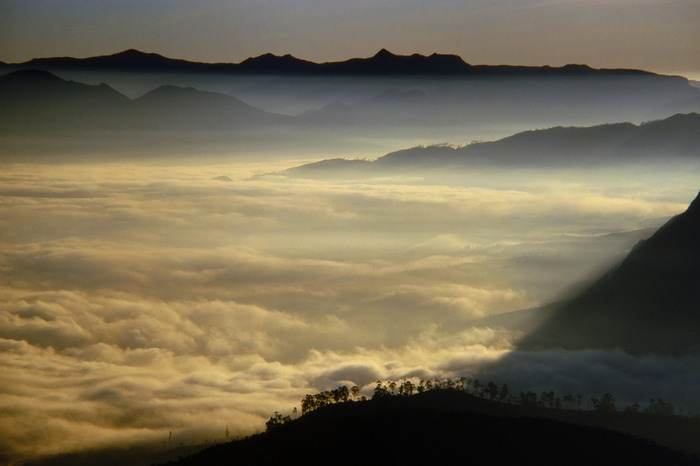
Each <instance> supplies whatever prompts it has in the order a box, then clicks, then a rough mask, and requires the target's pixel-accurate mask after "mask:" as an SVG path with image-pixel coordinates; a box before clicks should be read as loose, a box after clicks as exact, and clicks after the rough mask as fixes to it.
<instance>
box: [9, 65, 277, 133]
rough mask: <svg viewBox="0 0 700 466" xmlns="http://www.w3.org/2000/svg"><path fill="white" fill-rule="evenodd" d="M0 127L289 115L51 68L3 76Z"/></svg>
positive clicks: (273, 120) (212, 124) (117, 125)
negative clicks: (129, 90)
mask: <svg viewBox="0 0 700 466" xmlns="http://www.w3.org/2000/svg"><path fill="white" fill-rule="evenodd" d="M0 106H1V107H2V108H3V112H1V113H0V133H2V132H3V130H4V131H9V132H11V133H26V132H30V133H35V132H45V131H84V130H130V131H136V130H138V131H148V130H170V131H173V130H188V131H191V130H197V131H202V130H221V129H228V130H230V129H232V128H237V127H241V126H243V127H246V126H247V127H250V126H252V125H256V126H259V125H271V124H280V123H285V122H288V121H290V118H289V117H285V116H282V115H276V114H272V113H268V112H265V111H263V110H260V109H258V108H255V107H252V106H250V105H248V104H246V103H244V102H241V101H240V100H238V99H236V98H234V97H230V96H227V95H224V94H219V93H214V92H206V91H198V90H196V89H194V88H191V87H187V88H182V87H177V86H170V85H164V86H160V87H158V88H156V89H154V90H152V91H150V92H148V93H146V94H144V95H143V96H141V97H139V98H137V99H134V100H130V99H129V98H127V97H126V96H124V95H123V94H121V93H119V92H117V91H116V90H114V89H113V88H111V87H110V86H108V85H106V84H100V85H98V86H93V85H88V84H83V83H78V82H74V81H67V80H64V79H61V78H59V77H57V76H55V75H53V74H51V73H49V72H48V71H42V70H20V71H14V72H11V73H8V74H6V75H4V76H0Z"/></svg>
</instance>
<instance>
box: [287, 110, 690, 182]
mask: <svg viewBox="0 0 700 466" xmlns="http://www.w3.org/2000/svg"><path fill="white" fill-rule="evenodd" d="M699 146H700V114H698V113H690V114H676V115H672V116H670V117H668V118H665V119H662V120H655V121H651V122H647V123H643V124H640V125H634V124H632V123H629V122H628V123H608V124H603V125H595V126H585V127H577V126H571V127H563V126H557V127H553V128H546V129H538V130H528V131H522V132H519V133H516V134H514V135H511V136H507V137H505V138H502V139H498V140H496V141H488V142H476V143H472V144H469V145H467V146H453V145H448V144H440V145H431V146H418V147H413V148H409V149H402V150H399V151H395V152H390V153H388V154H385V155H383V156H381V157H379V158H378V159H376V160H374V161H368V160H352V159H342V158H333V159H326V160H321V161H317V162H312V163H308V164H305V165H300V166H297V167H292V168H290V169H288V170H287V171H286V173H289V174H292V175H295V174H296V175H303V174H322V173H324V172H325V173H327V174H331V173H332V172H336V173H337V174H338V175H340V174H342V171H343V170H352V171H353V172H354V173H355V174H362V173H366V174H368V175H371V174H372V173H373V171H374V170H379V169H386V170H394V171H396V170H402V169H421V170H426V169H429V170H441V169H452V168H470V167H475V166H488V165H507V166H509V167H517V166H533V165H537V164H540V165H546V166H548V167H553V166H562V165H572V164H574V165H589V164H591V163H610V162H614V161H619V162H629V161H634V160H636V159H639V158H643V157H647V156H650V155H651V156H667V157H670V156H684V157H697V151H696V148H697V147H699ZM552 151H554V152H555V153H554V154H552ZM547 152H550V154H549V155H543V154H547ZM613 156H614V158H613Z"/></svg>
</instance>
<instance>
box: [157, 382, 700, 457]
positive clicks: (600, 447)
mask: <svg viewBox="0 0 700 466" xmlns="http://www.w3.org/2000/svg"><path fill="white" fill-rule="evenodd" d="M465 406H472V407H474V408H476V409H473V410H469V409H468V408H466V407H465ZM510 408H512V407H510ZM510 408H509V407H508V406H506V405H501V404H500V403H495V402H488V401H485V400H476V399H475V398H474V397H471V396H470V395H467V394H465V393H462V392H456V391H443V390H440V391H437V392H427V393H424V394H420V395H415V396H410V397H387V398H382V399H380V400H372V401H368V402H354V403H353V402H347V403H341V404H338V405H331V406H327V407H325V408H320V409H318V410H316V411H314V412H311V413H308V414H306V415H304V416H302V417H301V418H299V419H297V420H295V421H292V422H288V423H286V424H282V425H280V426H278V427H275V428H273V429H272V430H270V431H269V432H266V433H264V434H258V435H255V436H252V437H249V438H247V439H244V440H242V441H236V442H231V443H228V444H224V445H219V446H216V447H213V448H210V449H208V450H205V451H202V452H200V453H198V454H195V455H193V456H190V457H188V458H184V459H182V460H180V461H178V462H174V463H169V464H171V465H177V466H185V465H212V466H215V465H224V464H226V465H237V464H246V465H253V464H261V465H262V464H275V463H281V462H291V463H295V464H310V465H314V464H319V465H320V464H324V465H325V464H342V465H344V464H348V465H350V464H353V465H356V464H404V465H410V464H436V463H440V462H447V461H449V462H454V461H460V462H464V463H467V464H473V465H525V464H537V465H555V464H556V465H561V464H567V465H592V464H596V465H626V464H635V465H660V464H665V465H666V464H669V465H670V464H673V465H684V464H688V465H691V464H700V463H699V462H698V461H697V460H696V459H691V458H689V457H687V456H686V455H684V454H682V453H678V452H675V451H673V450H669V449H667V448H665V447H661V446H658V445H656V444H654V443H652V442H651V441H647V440H642V439H639V438H635V437H632V436H630V435H627V434H622V433H617V432H611V431H607V430H604V429H602V428H597V427H591V426H582V425H574V424H569V423H563V422H560V421H557V420H554V419H543V418H535V417H520V416H510V417H504V416H502V415H503V414H505V413H506V412H507V411H509V409H510ZM488 411H494V413H499V414H487V413H488Z"/></svg>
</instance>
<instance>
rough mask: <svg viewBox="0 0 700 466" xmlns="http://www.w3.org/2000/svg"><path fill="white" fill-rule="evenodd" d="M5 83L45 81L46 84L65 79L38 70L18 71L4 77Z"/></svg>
mask: <svg viewBox="0 0 700 466" xmlns="http://www.w3.org/2000/svg"><path fill="white" fill-rule="evenodd" d="M2 80H3V81H21V82H27V81H34V82H36V81H45V82H61V81H63V79H61V78H59V77H58V76H56V75H55V74H53V73H50V72H48V71H44V70H37V69H27V70H17V71H12V72H10V73H7V74H6V75H4V76H2Z"/></svg>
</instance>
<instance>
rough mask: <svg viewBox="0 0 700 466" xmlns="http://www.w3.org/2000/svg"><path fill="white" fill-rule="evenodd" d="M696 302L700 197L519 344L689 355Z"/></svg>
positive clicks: (699, 299)
mask: <svg viewBox="0 0 700 466" xmlns="http://www.w3.org/2000/svg"><path fill="white" fill-rule="evenodd" d="M699 303H700V196H699V197H698V198H696V199H695V200H694V201H693V203H692V204H691V205H690V207H689V208H688V210H687V211H686V212H684V213H682V214H680V215H678V216H676V217H673V218H672V219H671V220H669V221H668V222H667V223H666V224H665V225H664V226H662V227H661V228H660V229H659V230H658V231H657V232H656V233H655V234H654V235H653V236H652V237H651V238H649V239H647V240H645V241H641V242H640V243H638V244H637V245H636V246H635V247H634V249H632V251H631V252H630V253H629V255H628V256H627V258H626V259H625V260H624V261H623V262H622V263H621V264H620V265H619V266H618V267H617V268H615V269H613V270H611V271H610V272H609V273H608V274H607V275H605V276H604V277H602V278H601V279H599V280H598V281H597V282H596V283H594V284H593V285H592V286H591V287H590V288H588V289H587V290H585V291H584V292H583V293H581V294H580V295H578V296H577V297H576V298H574V299H572V300H570V301H568V302H566V303H564V304H563V305H562V306H561V307H560V308H559V309H558V310H557V311H556V312H555V313H554V314H553V315H552V317H551V318H550V319H549V320H547V321H546V322H545V323H544V324H543V325H542V326H541V327H540V328H538V329H537V330H536V331H534V332H533V333H532V334H530V335H528V336H526V337H525V338H524V339H523V340H522V341H521V342H520V343H519V347H520V348H521V349H526V350H537V349H546V348H556V347H561V348H565V349H583V348H621V349H623V350H625V351H627V352H629V353H632V354H660V355H680V354H685V353H694V352H697V351H698V350H700V304H699Z"/></svg>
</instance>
